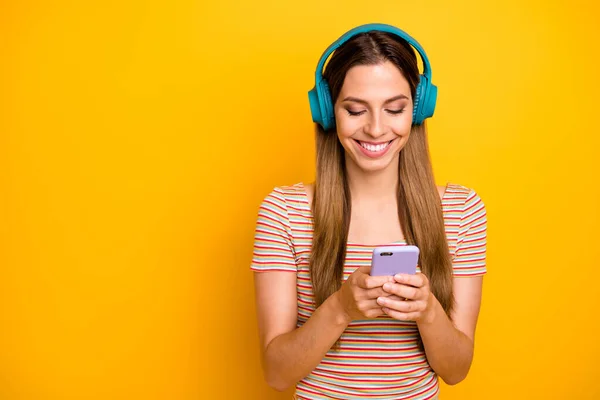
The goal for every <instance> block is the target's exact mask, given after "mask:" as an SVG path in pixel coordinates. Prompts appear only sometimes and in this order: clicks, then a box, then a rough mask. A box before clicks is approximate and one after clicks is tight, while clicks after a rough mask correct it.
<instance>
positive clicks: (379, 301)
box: [377, 297, 385, 304]
mask: <svg viewBox="0 0 600 400" xmlns="http://www.w3.org/2000/svg"><path fill="white" fill-rule="evenodd" d="M377 303H378V304H385V299H384V298H383V297H378V298H377Z"/></svg>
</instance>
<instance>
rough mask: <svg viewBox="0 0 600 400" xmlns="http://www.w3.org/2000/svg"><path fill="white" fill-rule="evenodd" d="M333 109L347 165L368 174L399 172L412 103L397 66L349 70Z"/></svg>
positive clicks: (390, 64)
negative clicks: (393, 169)
mask: <svg viewBox="0 0 600 400" xmlns="http://www.w3.org/2000/svg"><path fill="white" fill-rule="evenodd" d="M334 109H335V119H336V126H337V134H338V138H339V140H340V142H341V144H342V146H344V149H345V150H346V162H347V163H352V164H354V165H355V166H356V167H358V168H359V169H361V170H363V171H365V172H375V171H379V170H383V169H386V168H397V165H398V163H397V162H398V155H399V154H400V150H401V149H402V148H403V147H404V145H405V144H406V142H407V141H408V137H409V135H410V128H411V124H412V112H413V102H412V96H411V93H410V86H409V84H408V81H407V80H406V79H405V78H404V76H402V74H401V73H400V70H399V69H398V68H397V67H396V66H395V65H394V64H392V63H391V62H389V61H386V62H384V63H381V64H377V65H358V66H355V67H352V68H350V69H349V70H348V72H347V73H346V77H345V79H344V83H343V85H342V88H341V91H340V94H339V96H338V98H337V101H336V103H335V105H334Z"/></svg>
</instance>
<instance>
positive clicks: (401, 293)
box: [382, 283, 421, 300]
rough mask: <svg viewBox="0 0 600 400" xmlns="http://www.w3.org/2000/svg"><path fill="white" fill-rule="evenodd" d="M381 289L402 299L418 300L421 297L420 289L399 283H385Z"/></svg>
mask: <svg viewBox="0 0 600 400" xmlns="http://www.w3.org/2000/svg"><path fill="white" fill-rule="evenodd" d="M382 289H383V290H384V291H385V292H387V293H389V294H395V295H396V296H398V297H401V298H404V299H410V300H418V299H419V298H420V297H421V289H419V288H416V287H414V286H407V285H404V284H400V283H386V284H384V285H383V287H382Z"/></svg>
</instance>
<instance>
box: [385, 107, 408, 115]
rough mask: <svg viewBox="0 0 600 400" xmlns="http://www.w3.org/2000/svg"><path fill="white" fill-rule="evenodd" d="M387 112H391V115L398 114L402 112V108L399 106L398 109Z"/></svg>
mask: <svg viewBox="0 0 600 400" xmlns="http://www.w3.org/2000/svg"><path fill="white" fill-rule="evenodd" d="M387 112H389V113H390V114H393V115H398V114H402V113H403V112H404V108H401V109H400V110H387Z"/></svg>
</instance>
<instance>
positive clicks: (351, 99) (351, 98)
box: [342, 94, 408, 105]
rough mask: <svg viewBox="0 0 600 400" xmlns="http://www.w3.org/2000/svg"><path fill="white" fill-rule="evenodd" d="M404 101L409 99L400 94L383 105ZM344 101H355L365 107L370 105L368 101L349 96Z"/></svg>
mask: <svg viewBox="0 0 600 400" xmlns="http://www.w3.org/2000/svg"><path fill="white" fill-rule="evenodd" d="M402 99H407V100H408V97H407V96H405V95H403V94H399V95H398V96H394V97H392V98H389V99H387V100H386V101H384V103H383V104H387V103H391V102H392V101H396V100H402ZM342 101H353V102H355V103H361V104H364V105H367V104H368V102H367V101H366V100H363V99H359V98H358V97H352V96H348V97H346V98H345V99H344V100H342Z"/></svg>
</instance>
